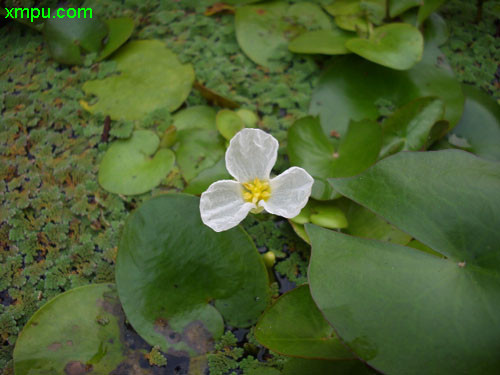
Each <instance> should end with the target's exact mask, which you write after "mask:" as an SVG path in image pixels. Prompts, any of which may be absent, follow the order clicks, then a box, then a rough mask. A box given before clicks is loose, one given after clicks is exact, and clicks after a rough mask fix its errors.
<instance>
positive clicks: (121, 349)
mask: <svg viewBox="0 0 500 375" xmlns="http://www.w3.org/2000/svg"><path fill="white" fill-rule="evenodd" d="M147 348H148V346H147V344H146V343H145V342H144V341H143V340H142V339H141V338H140V337H139V336H138V335H137V334H136V333H135V332H134V331H132V330H131V329H129V328H128V327H127V325H126V324H125V315H124V314H123V310H122V308H121V305H120V301H119V300H118V294H117V293H116V288H115V286H114V284H94V285H87V286H83V287H79V288H75V289H72V290H69V291H67V292H65V293H63V294H60V295H58V296H57V297H55V298H53V299H51V300H50V301H49V302H47V303H46V304H45V305H43V306H42V307H41V308H40V310H38V311H37V312H36V313H35V314H34V315H33V316H32V318H31V319H30V320H29V321H28V323H27V324H26V326H25V327H24V328H23V330H22V332H21V334H20V335H19V337H18V338H17V342H16V348H15V349H14V368H15V373H16V375H25V374H51V375H68V374H131V373H137V372H136V369H139V368H140V369H141V370H140V371H143V372H141V373H142V374H149V373H153V372H152V371H154V369H155V367H152V366H149V365H148V364H147V361H144V352H145V350H147ZM167 357H168V355H167ZM156 369H158V367H156ZM183 370H185V369H183ZM150 371H151V372H150Z"/></svg>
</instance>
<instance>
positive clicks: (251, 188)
mask: <svg viewBox="0 0 500 375" xmlns="http://www.w3.org/2000/svg"><path fill="white" fill-rule="evenodd" d="M242 185H243V187H244V188H245V191H244V192H243V199H244V200H245V201H247V202H251V203H253V204H256V203H257V202H259V201H261V200H264V201H267V200H268V199H269V197H270V196H271V187H270V186H269V182H268V181H261V180H259V179H258V178H256V179H255V180H253V181H251V182H247V183H244V184H242Z"/></svg>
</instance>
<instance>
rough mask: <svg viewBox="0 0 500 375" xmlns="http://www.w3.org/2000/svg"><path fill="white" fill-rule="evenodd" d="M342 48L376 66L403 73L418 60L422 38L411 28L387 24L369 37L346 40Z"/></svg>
mask: <svg viewBox="0 0 500 375" xmlns="http://www.w3.org/2000/svg"><path fill="white" fill-rule="evenodd" d="M345 46H346V48H347V49H348V50H350V51H351V52H354V53H355V54H357V55H359V56H362V57H364V58H365V59H367V60H370V61H373V62H375V63H377V64H380V65H383V66H387V67H389V68H392V69H397V70H407V69H410V68H411V67H412V66H413V65H415V64H416V63H417V62H419V61H420V60H421V59H422V53H423V50H424V38H423V36H422V34H421V33H420V31H419V30H418V29H417V28H416V27H414V26H412V25H408V24H407V23H391V24H388V25H384V26H380V27H377V28H376V29H375V30H373V32H372V33H371V34H370V37H369V38H352V39H349V40H348V41H347V42H346V43H345Z"/></svg>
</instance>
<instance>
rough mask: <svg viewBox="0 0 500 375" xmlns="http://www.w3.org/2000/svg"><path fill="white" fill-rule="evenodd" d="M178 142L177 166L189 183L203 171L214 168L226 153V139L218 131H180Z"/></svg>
mask: <svg viewBox="0 0 500 375" xmlns="http://www.w3.org/2000/svg"><path fill="white" fill-rule="evenodd" d="M177 140H178V147H177V149H176V150H175V154H176V157H177V164H178V165H179V168H180V170H181V173H182V176H183V177H184V179H185V180H186V181H188V182H189V181H191V180H192V179H193V178H195V177H196V176H198V175H199V174H200V172H201V171H203V170H205V169H207V168H210V167H212V166H214V165H215V163H217V162H218V161H219V159H220V158H221V157H223V155H224V152H225V147H224V139H223V138H222V137H221V136H220V135H219V133H218V132H217V130H208V129H196V128H193V129H185V130H180V131H179V132H177Z"/></svg>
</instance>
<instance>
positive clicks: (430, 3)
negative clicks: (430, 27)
mask: <svg viewBox="0 0 500 375" xmlns="http://www.w3.org/2000/svg"><path fill="white" fill-rule="evenodd" d="M445 1H446V0H424V1H423V4H422V6H421V7H420V8H418V15H417V20H418V24H419V25H421V24H422V23H423V22H424V21H425V20H426V19H427V17H429V16H430V15H431V14H432V12H434V11H435V10H437V9H438V8H439V7H440V6H441V5H443V3H444V2H445Z"/></svg>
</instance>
